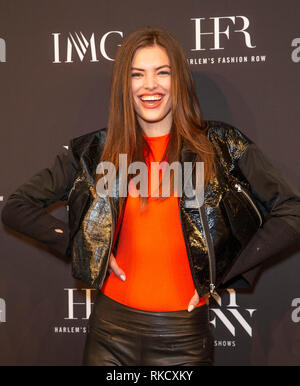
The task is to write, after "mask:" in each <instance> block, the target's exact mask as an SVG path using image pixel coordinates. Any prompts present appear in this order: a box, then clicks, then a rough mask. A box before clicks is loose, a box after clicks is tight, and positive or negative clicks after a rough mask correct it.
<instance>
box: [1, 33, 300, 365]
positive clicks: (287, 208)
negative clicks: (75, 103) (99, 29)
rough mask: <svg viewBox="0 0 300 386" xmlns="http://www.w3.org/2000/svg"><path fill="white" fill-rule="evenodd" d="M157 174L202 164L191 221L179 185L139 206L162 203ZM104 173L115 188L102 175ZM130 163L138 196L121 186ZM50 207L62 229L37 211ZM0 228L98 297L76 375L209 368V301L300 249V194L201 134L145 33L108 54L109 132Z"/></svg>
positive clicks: (231, 140) (62, 163)
mask: <svg viewBox="0 0 300 386" xmlns="http://www.w3.org/2000/svg"><path fill="white" fill-rule="evenodd" d="M120 154H121V155H126V165H125V167H124V165H123V164H122V165H121V162H120ZM162 160H164V161H167V162H168V163H169V165H170V164H171V163H173V162H177V161H178V162H180V164H181V165H183V164H185V163H192V164H193V165H196V163H197V162H198V161H199V162H204V185H205V194H204V199H205V201H204V205H202V206H201V208H197V207H196V208H193V207H190V206H189V205H188V203H189V198H188V197H187V195H186V194H183V195H182V196H179V197H177V193H178V191H177V188H180V186H178V185H174V184H173V183H174V181H175V179H174V178H175V177H174V175H175V173H174V174H171V183H170V186H171V191H170V195H169V196H168V197H158V198H157V197H152V196H151V194H149V192H153V190H152V188H155V189H156V191H157V189H158V191H159V192H160V193H161V188H162V185H161V180H160V181H159V182H158V184H156V185H155V182H153V180H152V179H151V176H152V175H153V171H152V169H151V167H150V166H151V165H152V162H160V161H162ZM99 161H100V163H99ZM103 162H106V164H104V163H103ZM109 162H110V163H111V165H114V167H115V171H116V175H114V174H113V173H112V174H111V175H108V174H105V173H104V170H103V168H101V167H99V165H100V166H102V167H103V165H106V166H107V165H108V163H109ZM137 163H139V164H138V165H140V164H141V163H145V165H147V166H148V169H147V170H148V172H149V175H148V182H149V186H148V188H147V193H148V194H140V195H138V194H137V193H139V192H141V190H140V188H141V184H142V183H141V181H140V184H136V183H135V182H136V181H137V180H136V179H135V177H136V175H134V171H133V172H132V173H131V174H130V173H128V174H127V173H126V170H129V169H130V168H132V166H134V165H137ZM98 164H99V165H98ZM133 169H134V168H132V169H130V170H133ZM165 170H166V169H165ZM193 173H194V172H193ZM110 176H113V177H116V178H113V179H111V178H110ZM103 178H104V180H103ZM124 179H125V182H126V184H125V186H126V189H127V187H128V192H127V190H126V189H125V190H124V185H122V183H121V181H124ZM103 181H104V184H103ZM112 182H113V183H114V184H113V185H111V183H112ZM111 186H113V188H111ZM100 187H101V188H100ZM108 187H110V189H108V191H109V192H110V193H111V194H108V195H106V196H105V195H103V194H99V190H101V193H103V190H105V189H104V188H108ZM155 189H154V190H155ZM235 189H236V190H235ZM160 196H162V194H160ZM57 200H66V201H67V202H68V206H69V224H68V225H67V224H64V223H63V222H61V221H59V220H57V219H55V218H54V217H53V216H51V215H49V214H47V213H46V212H45V211H44V209H43V208H44V207H46V206H48V205H50V204H51V203H53V202H55V201H57ZM250 212H251V216H250V215H249V213H250ZM2 220H3V222H4V223H5V224H7V225H8V226H10V227H12V228H14V229H15V230H17V231H20V232H22V233H25V234H27V235H29V236H31V237H33V238H35V239H37V240H39V241H41V242H43V243H45V244H47V245H49V246H51V247H52V248H53V249H55V250H57V251H59V252H61V253H63V254H66V255H68V256H72V272H73V276H74V277H76V278H78V279H81V280H83V281H84V282H85V283H87V284H89V285H90V286H91V287H93V288H97V289H99V291H98V293H97V299H96V302H95V304H94V307H93V311H92V314H91V316H90V319H89V333H88V336H87V341H86V345H85V350H84V360H83V362H84V364H85V365H211V364H212V363H213V337H212V333H211V329H210V324H209V315H208V304H207V303H208V293H209V292H211V293H214V291H215V288H216V290H217V291H220V290H221V289H224V288H226V287H230V288H240V287H247V286H248V287H249V286H251V285H253V281H254V277H255V273H256V272H257V269H258V267H259V266H260V265H261V263H262V262H263V261H265V260H266V259H267V258H269V257H271V256H273V255H275V254H277V253H279V252H281V251H282V250H285V249H286V248H287V247H289V246H291V245H293V244H295V243H297V242H299V241H300V194H299V192H298V191H297V190H296V189H295V188H294V187H293V186H292V185H290V184H289V183H288V182H287V181H286V180H285V179H284V178H283V177H282V175H281V174H280V172H279V171H278V170H276V169H275V168H274V167H273V166H272V165H271V164H270V163H269V162H268V160H266V158H265V157H264V155H263V154H262V152H261V151H260V150H259V149H258V148H257V146H256V145H255V144H254V143H253V142H252V141H251V140H250V139H249V138H247V137H246V136H245V135H244V134H243V133H242V132H241V131H240V130H238V129H236V128H234V127H232V126H230V125H226V124H224V123H222V122H212V121H210V122H204V121H202V120H201V117H200V109H199V105H198V100H197V97H196V94H195V91H194V86H193V81H192V77H191V73H190V70H189V67H188V65H187V61H186V59H185V56H184V53H183V50H182V48H181V46H180V45H179V43H178V42H177V41H176V40H175V39H174V38H173V37H172V36H171V35H170V34H169V33H168V32H166V31H164V30H160V29H151V28H142V29H139V30H137V31H134V32H133V33H131V34H130V35H129V36H128V37H127V38H126V39H125V40H124V41H123V43H122V46H121V47H120V49H119V51H118V53H117V56H116V60H115V66H114V73H113V81H112V90H111V101H110V116H109V121H108V127H107V130H106V129H103V130H97V131H95V132H92V133H88V134H85V135H83V136H81V137H78V138H74V139H72V140H71V141H70V146H69V151H68V154H67V155H65V154H60V155H58V156H57V159H56V163H55V165H54V166H53V167H52V168H51V169H44V170H42V171H41V172H40V173H38V174H37V175H35V176H34V177H33V178H32V179H31V180H30V181H29V182H28V183H26V184H24V185H22V186H21V187H20V188H19V189H18V190H17V191H16V192H15V193H14V194H12V195H11V196H10V198H9V199H8V201H7V203H6V205H5V207H4V209H3V211H2Z"/></svg>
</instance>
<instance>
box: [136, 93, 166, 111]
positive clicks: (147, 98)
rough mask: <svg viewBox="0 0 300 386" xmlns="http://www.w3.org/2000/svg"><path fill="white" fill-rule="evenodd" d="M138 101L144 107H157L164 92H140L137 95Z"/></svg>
mask: <svg viewBox="0 0 300 386" xmlns="http://www.w3.org/2000/svg"><path fill="white" fill-rule="evenodd" d="M138 98H139V100H140V103H141V105H142V106H143V107H145V108H146V109H155V108H156V107H158V106H159V105H160V104H161V103H162V101H163V98H164V94H159V93H156V94H142V95H139V96H138Z"/></svg>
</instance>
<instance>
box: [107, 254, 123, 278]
mask: <svg viewBox="0 0 300 386" xmlns="http://www.w3.org/2000/svg"><path fill="white" fill-rule="evenodd" d="M109 266H110V268H111V270H112V271H113V272H114V274H115V275H117V276H118V277H119V278H120V279H121V280H123V281H125V280H126V275H125V272H124V271H123V270H122V269H121V268H120V267H119V266H118V263H117V260H116V258H115V257H114V255H113V254H111V256H110V260H109Z"/></svg>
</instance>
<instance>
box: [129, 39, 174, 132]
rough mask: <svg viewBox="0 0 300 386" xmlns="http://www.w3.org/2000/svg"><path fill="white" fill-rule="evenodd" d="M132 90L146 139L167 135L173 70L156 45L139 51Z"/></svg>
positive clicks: (162, 49) (136, 53) (165, 55)
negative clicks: (147, 137)
mask: <svg viewBox="0 0 300 386" xmlns="http://www.w3.org/2000/svg"><path fill="white" fill-rule="evenodd" d="M131 89H132V95H133V101H134V109H135V113H136V116H137V119H138V122H139V124H140V126H141V127H142V129H143V130H144V132H145V133H146V135H148V136H159V135H164V134H167V133H168V132H169V131H170V129H171V124H172V109H171V107H172V101H171V67H170V61H169V58H168V55H167V53H166V51H165V49H164V48H162V47H161V46H157V45H156V46H148V47H142V48H139V49H137V50H136V52H135V54H134V57H133V60H132V68H131Z"/></svg>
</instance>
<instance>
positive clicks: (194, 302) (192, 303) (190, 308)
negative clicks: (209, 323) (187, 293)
mask: <svg viewBox="0 0 300 386" xmlns="http://www.w3.org/2000/svg"><path fill="white" fill-rule="evenodd" d="M199 301H200V297H199V295H198V292H197V290H195V293H194V296H193V297H192V299H191V300H190V302H189V306H188V312H191V311H193V309H194V308H195V307H196V305H197V304H198V303H199Z"/></svg>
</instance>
